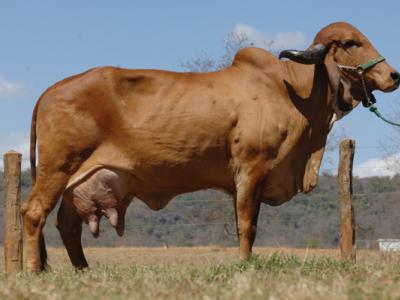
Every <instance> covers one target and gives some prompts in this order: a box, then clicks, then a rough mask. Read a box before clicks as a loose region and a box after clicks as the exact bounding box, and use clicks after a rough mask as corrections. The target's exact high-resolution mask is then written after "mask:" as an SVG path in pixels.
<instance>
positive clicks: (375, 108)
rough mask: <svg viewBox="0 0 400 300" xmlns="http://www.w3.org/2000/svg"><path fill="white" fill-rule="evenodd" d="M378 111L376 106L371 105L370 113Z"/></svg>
mask: <svg viewBox="0 0 400 300" xmlns="http://www.w3.org/2000/svg"><path fill="white" fill-rule="evenodd" d="M377 110H378V108H377V107H376V106H374V105H371V106H370V107H369V111H370V112H373V113H374V112H376V111H377Z"/></svg>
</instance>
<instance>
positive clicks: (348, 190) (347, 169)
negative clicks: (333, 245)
mask: <svg viewBox="0 0 400 300" xmlns="http://www.w3.org/2000/svg"><path fill="white" fill-rule="evenodd" d="M354 150H355V141H354V140H350V139H344V140H342V142H341V143H340V162H339V170H338V180H339V201H340V254H341V257H342V259H345V260H351V261H355V260H356V247H355V241H356V231H355V227H356V225H355V216H354V208H353V158H354Z"/></svg>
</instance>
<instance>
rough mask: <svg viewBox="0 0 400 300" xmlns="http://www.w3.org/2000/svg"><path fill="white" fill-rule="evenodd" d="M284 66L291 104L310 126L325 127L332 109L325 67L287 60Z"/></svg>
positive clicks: (285, 81) (332, 111)
mask: <svg viewBox="0 0 400 300" xmlns="http://www.w3.org/2000/svg"><path fill="white" fill-rule="evenodd" d="M286 68H287V77H286V78H284V84H285V86H286V89H287V92H288V94H289V97H290V99H291V101H292V103H293V105H294V106H295V107H296V108H297V109H298V111H300V112H301V113H302V114H303V115H304V116H305V117H306V118H307V119H308V121H309V123H310V125H311V126H313V127H314V126H317V127H320V126H322V127H326V126H327V125H328V124H329V123H330V120H331V118H332V116H333V113H334V110H333V105H332V101H333V97H332V91H331V89H330V86H329V81H328V75H327V73H326V69H325V67H324V66H323V65H302V64H298V63H295V62H291V61H289V62H286Z"/></svg>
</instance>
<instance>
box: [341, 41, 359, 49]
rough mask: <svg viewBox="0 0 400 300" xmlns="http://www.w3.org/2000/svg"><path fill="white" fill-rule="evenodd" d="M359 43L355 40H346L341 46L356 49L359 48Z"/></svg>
mask: <svg viewBox="0 0 400 300" xmlns="http://www.w3.org/2000/svg"><path fill="white" fill-rule="evenodd" d="M360 45H361V44H360V43H359V42H357V41H356V40H347V41H344V43H343V46H344V47H345V48H356V47H360Z"/></svg>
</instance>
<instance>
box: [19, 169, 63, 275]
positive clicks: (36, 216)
mask: <svg viewBox="0 0 400 300" xmlns="http://www.w3.org/2000/svg"><path fill="white" fill-rule="evenodd" d="M42 174H43V173H42ZM42 174H40V175H39V177H38V180H37V181H36V183H35V185H34V187H33V189H32V191H31V193H30V194H29V196H28V199H27V200H26V201H25V202H24V204H23V205H22V209H21V213H22V216H23V221H24V267H25V270H26V271H32V272H38V271H42V270H44V269H45V266H46V263H47V262H46V260H47V253H46V247H45V241H44V236H43V226H44V224H45V223H46V218H47V216H48V214H49V213H50V212H51V211H52V209H53V208H54V206H55V204H56V203H57V200H58V198H59V197H60V195H61V193H62V192H63V190H64V188H65V185H66V183H67V179H68V177H67V176H66V174H65V173H63V172H54V173H52V174H51V173H50V174H51V175H50V174H49V175H48V176H43V175H42ZM41 175H42V176H41Z"/></svg>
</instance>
